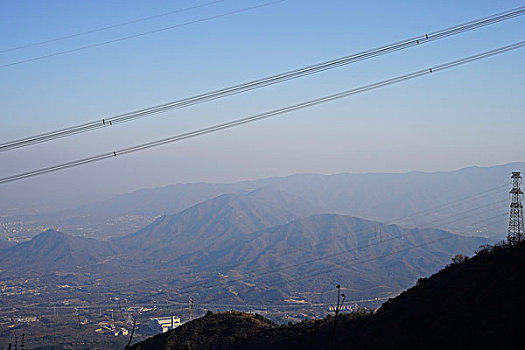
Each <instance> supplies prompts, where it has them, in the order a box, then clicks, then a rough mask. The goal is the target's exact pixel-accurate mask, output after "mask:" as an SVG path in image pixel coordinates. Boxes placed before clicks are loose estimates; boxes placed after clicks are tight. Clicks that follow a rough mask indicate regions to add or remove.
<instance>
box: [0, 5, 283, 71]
mask: <svg viewBox="0 0 525 350" xmlns="http://www.w3.org/2000/svg"><path fill="white" fill-rule="evenodd" d="M284 1H286V0H277V1H270V2H265V3H263V4H259V5H255V6H250V7H244V8H242V9H238V10H233V11H229V12H223V13H220V14H218V15H213V16H209V17H204V18H199V19H196V20H192V21H188V22H184V23H179V24H175V25H171V26H169V27H164V28H159V29H154V30H150V31H147V32H142V33H138V34H133V35H128V36H124V37H120V38H116V39H112V40H107V41H103V42H98V43H94V44H89V45H85V46H80V47H77V48H74V49H69V50H64V51H57V52H54V53H50V54H47V55H42V56H37V57H31V58H27V59H24V60H20V61H16V62H11V63H6V64H2V65H0V68H7V67H12V66H17V65H20V64H23V63H28V62H34V61H39V60H43V59H45V58H50V57H56V56H61V55H66V54H69V53H73V52H78V51H82V50H87V49H91V48H94V47H100V46H104V45H109V44H113V43H117V42H121V41H125V40H129V39H134V38H139V37H143V36H146V35H150V34H155V33H160V32H165V31H167V30H171V29H175V28H180V27H184V26H187V25H190V24H195V23H201V22H206V21H211V20H214V19H217V18H222V17H226V16H231V15H235V14H238V13H242V12H247V11H251V10H255V9H258V8H261V7H265V6H270V5H275V4H277V3H280V2H284Z"/></svg>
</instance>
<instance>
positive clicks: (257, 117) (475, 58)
mask: <svg viewBox="0 0 525 350" xmlns="http://www.w3.org/2000/svg"><path fill="white" fill-rule="evenodd" d="M523 46H525V41H520V42H517V43H514V44H511V45H507V46H503V47H500V48H497V49H494V50H490V51H485V52H482V53H479V54H476V55H473V56H469V57H465V58H461V59H458V60H455V61H451V62H447V63H444V64H440V65H437V66H434V67H431V68H428V69H423V70H419V71H415V72H412V73H408V74H404V75H400V76H397V77H394V78H390V79H387V80H383V81H379V82H376V83H373V84H369V85H365V86H362V87H358V88H355V89H350V90H346V91H343V92H339V93H336V94H333V95H328V96H324V97H320V98H317V99H313V100H309V101H305V102H301V103H298V104H294V105H290V106H287V107H283V108H279V109H275V110H272V111H269V112H264V113H260V114H256V115H252V116H249V117H245V118H241V119H237V120H233V121H229V122H226V123H222V124H217V125H213V126H210V127H207V128H203V129H198V130H195V131H190V132H187V133H183V134H179V135H175V136H171V137H167V138H164V139H160V140H156V141H152V142H147V143H143V144H140V145H136V146H132V147H127V148H122V149H119V150H116V151H112V152H108V153H102V154H99V155H95V156H91V157H87V158H83V159H79V160H74V161H70V162H67V163H62V164H58V165H54V166H50V167H46V168H41V169H38V170H33V171H28V172H24V173H20V174H17V175H12V176H8V177H4V178H0V184H2V183H7V182H12V181H18V180H22V179H25V178H29V177H33V176H38V175H43V174H47V173H51V172H55V171H59V170H63V169H68V168H72V167H77V166H80V165H84V164H89V163H93V162H98V161H101V160H104V159H110V158H113V157H116V156H119V155H126V154H130V153H135V152H138V151H143V150H146V149H149V148H154V147H158V146H162V145H165V144H169V143H173V142H179V141H182V140H186V139H190V138H193V137H197V136H201V135H206V134H210V133H214V132H217V131H221V130H225V129H229V128H233V127H236V126H240V125H244V124H248V123H252V122H255V121H259V120H263V119H267V118H270V117H274V116H278V115H281V114H285V113H290V112H294V111H298V110H302V109H305V108H310V107H314V106H317V105H320V104H324V103H327V102H331V101H335V100H339V99H342V98H345V97H349V96H352V95H357V94H360V93H363V92H367V91H371V90H375V89H378V88H381V87H385V86H389V85H393V84H397V83H401V82H404V81H408V80H411V79H415V78H419V77H422V76H425V75H428V74H432V73H437V72H440V71H443V70H447V69H450V68H453V67H457V66H460V65H464V64H467V63H471V62H474V61H478V60H481V59H485V58H488V57H492V56H495V55H499V54H502V53H505V52H508V51H512V50H516V49H519V48H521V47H523Z"/></svg>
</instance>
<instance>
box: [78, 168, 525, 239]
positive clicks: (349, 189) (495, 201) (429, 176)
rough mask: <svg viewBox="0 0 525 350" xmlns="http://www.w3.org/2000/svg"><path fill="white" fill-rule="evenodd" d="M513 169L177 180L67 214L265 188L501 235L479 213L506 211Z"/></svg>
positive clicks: (376, 215) (155, 208) (312, 201)
mask: <svg viewBox="0 0 525 350" xmlns="http://www.w3.org/2000/svg"><path fill="white" fill-rule="evenodd" d="M520 169H525V163H511V164H505V165H499V166H493V167H469V168H464V169H460V170H456V171H448V172H435V173H425V172H410V173H403V174H388V173H370V174H337V175H316V174H298V175H292V176H288V177H283V178H267V179H261V180H255V181H244V182H239V183H234V184H207V183H195V184H179V185H170V186H166V187H162V188H155V189H144V190H140V191H136V192H132V193H129V194H125V195H122V196H117V197H115V198H113V199H111V200H109V201H103V202H100V203H96V204H93V205H89V206H84V207H82V208H78V209H75V210H72V211H70V212H69V214H68V215H102V216H105V217H113V216H121V215H127V214H138V215H165V214H174V213H177V212H179V211H181V210H184V209H187V208H189V207H191V206H194V205H196V204H198V203H200V202H202V201H205V200H209V199H211V198H214V197H217V196H219V195H221V194H227V193H238V192H243V191H251V190H254V189H261V188H264V189H268V190H272V191H273V192H274V193H288V194H290V195H293V196H296V197H299V198H302V200H303V201H304V202H305V203H309V205H311V206H313V207H315V208H317V209H318V210H317V213H339V214H346V215H352V216H357V217H364V218H368V219H372V220H378V221H382V222H390V221H394V222H396V223H400V224H402V225H412V226H417V227H427V226H428V227H436V228H442V229H446V230H449V231H454V232H457V233H464V234H469V235H481V234H484V235H488V236H491V237H503V236H504V233H505V230H506V220H507V219H506V217H504V216H502V217H500V218H496V220H492V221H483V220H486V219H487V218H488V217H490V215H492V216H494V215H496V214H500V213H503V212H504V211H505V208H506V206H508V203H506V202H505V200H506V199H508V191H509V189H510V185H508V186H507V187H505V184H509V174H510V172H511V171H516V170H520ZM497 186H501V188H500V189H497V190H495V191H492V192H490V193H486V194H483V195H481V196H478V197H475V198H472V199H471V200H468V201H461V202H457V203H456V204H454V205H451V206H450V207H447V208H446V209H441V210H440V211H429V212H427V213H426V215H418V216H411V217H409V218H405V217H406V216H409V215H412V214H414V213H416V212H420V211H424V210H429V209H432V208H437V207H440V206H442V205H444V204H449V203H451V202H455V201H457V200H460V199H463V198H465V197H468V196H472V195H474V194H478V193H481V192H483V191H486V190H488V189H493V188H495V187H497ZM476 208H479V209H476ZM473 209H476V210H473ZM468 210H471V211H470V212H469V213H468V215H465V216H467V217H466V218H465V219H462V218H461V217H455V216H454V215H457V214H458V213H461V212H466V211H468Z"/></svg>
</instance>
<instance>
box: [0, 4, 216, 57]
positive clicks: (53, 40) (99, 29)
mask: <svg viewBox="0 0 525 350" xmlns="http://www.w3.org/2000/svg"><path fill="white" fill-rule="evenodd" d="M224 1H226V0H216V1H210V2H206V3H204V4H200V5H195V6H190V7H185V8H182V9H178V10H173V11H168V12H163V13H159V14H156V15H152V16H147V17H141V18H136V19H133V20H130V21H126V22H121V23H116V24H111V25H108V26H105V27H100V28H95V29H90V30H86V31H83V32H78V33H74V34H69V35H64V36H59V37H56V38H52V39H47V40H42V41H37V42H33V43H29V44H24V45H20V46H16V47H12V48H9V49H4V50H0V53H6V52H11V51H17V50H21V49H25V48H29V47H33V46H40V45H44V44H49V43H52V42H56V41H62V40H66V39H71V38H75V37H79V36H83V35H87V34H93V33H98V32H102V31H105V30H109V29H113V28H118V27H123V26H127V25H130V24H135V23H139V22H145V21H149V20H152V19H156V18H160V17H165V16H169V15H173V14H177V13H182V12H186V11H190V10H195V9H198V8H202V7H206V6H210V5H214V4H217V3H220V2H224Z"/></svg>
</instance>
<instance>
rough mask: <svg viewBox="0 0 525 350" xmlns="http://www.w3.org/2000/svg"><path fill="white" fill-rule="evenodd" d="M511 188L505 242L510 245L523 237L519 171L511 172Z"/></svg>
mask: <svg viewBox="0 0 525 350" xmlns="http://www.w3.org/2000/svg"><path fill="white" fill-rule="evenodd" d="M511 179H512V189H511V190H510V218H509V232H508V234H507V242H508V243H509V244H510V245H514V244H517V243H519V242H521V241H523V239H524V238H525V230H524V229H523V204H522V200H523V191H522V190H521V173H520V172H519V171H513V172H512V176H511Z"/></svg>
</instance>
